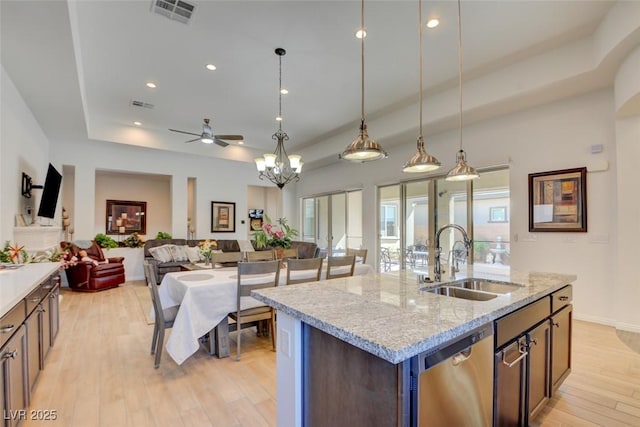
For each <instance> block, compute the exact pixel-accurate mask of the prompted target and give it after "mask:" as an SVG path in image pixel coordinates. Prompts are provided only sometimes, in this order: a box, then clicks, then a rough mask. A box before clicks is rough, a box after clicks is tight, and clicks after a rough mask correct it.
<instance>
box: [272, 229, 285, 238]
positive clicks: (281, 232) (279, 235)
mask: <svg viewBox="0 0 640 427" xmlns="http://www.w3.org/2000/svg"><path fill="white" fill-rule="evenodd" d="M273 235H274V236H275V237H276V239H282V238H283V237H284V232H283V231H282V230H276V231H275V232H274V233H273Z"/></svg>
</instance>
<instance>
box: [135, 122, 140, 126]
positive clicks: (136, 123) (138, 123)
mask: <svg viewBox="0 0 640 427" xmlns="http://www.w3.org/2000/svg"><path fill="white" fill-rule="evenodd" d="M133 124H134V125H136V126H142V123H140V122H133Z"/></svg>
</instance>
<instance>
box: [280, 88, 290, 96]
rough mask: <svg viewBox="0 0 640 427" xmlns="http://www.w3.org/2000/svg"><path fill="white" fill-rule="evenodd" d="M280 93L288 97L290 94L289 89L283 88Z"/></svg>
mask: <svg viewBox="0 0 640 427" xmlns="http://www.w3.org/2000/svg"><path fill="white" fill-rule="evenodd" d="M280 93H281V94H283V95H286V94H288V93H289V91H288V90H287V89H285V88H282V89H280Z"/></svg>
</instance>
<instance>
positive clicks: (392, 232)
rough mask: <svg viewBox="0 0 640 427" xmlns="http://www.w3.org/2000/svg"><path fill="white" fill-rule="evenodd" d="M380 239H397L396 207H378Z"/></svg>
mask: <svg viewBox="0 0 640 427" xmlns="http://www.w3.org/2000/svg"><path fill="white" fill-rule="evenodd" d="M380 237H398V206H397V205H396V204H382V205H380Z"/></svg>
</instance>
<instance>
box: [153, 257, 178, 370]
mask: <svg viewBox="0 0 640 427" xmlns="http://www.w3.org/2000/svg"><path fill="white" fill-rule="evenodd" d="M144 277H145V278H146V281H147V287H148V288H149V291H150V292H151V302H152V304H153V312H154V315H155V321H154V325H153V339H152V340H151V354H155V356H156V357H155V362H154V365H153V367H154V368H156V369H157V368H158V366H160V357H162V347H163V346H164V331H165V330H166V329H167V328H171V327H173V321H174V320H175V318H176V315H177V314H178V308H179V307H180V306H174V307H169V308H166V309H163V308H162V305H161V304H160V296H159V295H158V283H157V282H156V275H155V272H154V269H153V266H152V265H151V263H149V262H148V261H145V262H144Z"/></svg>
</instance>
